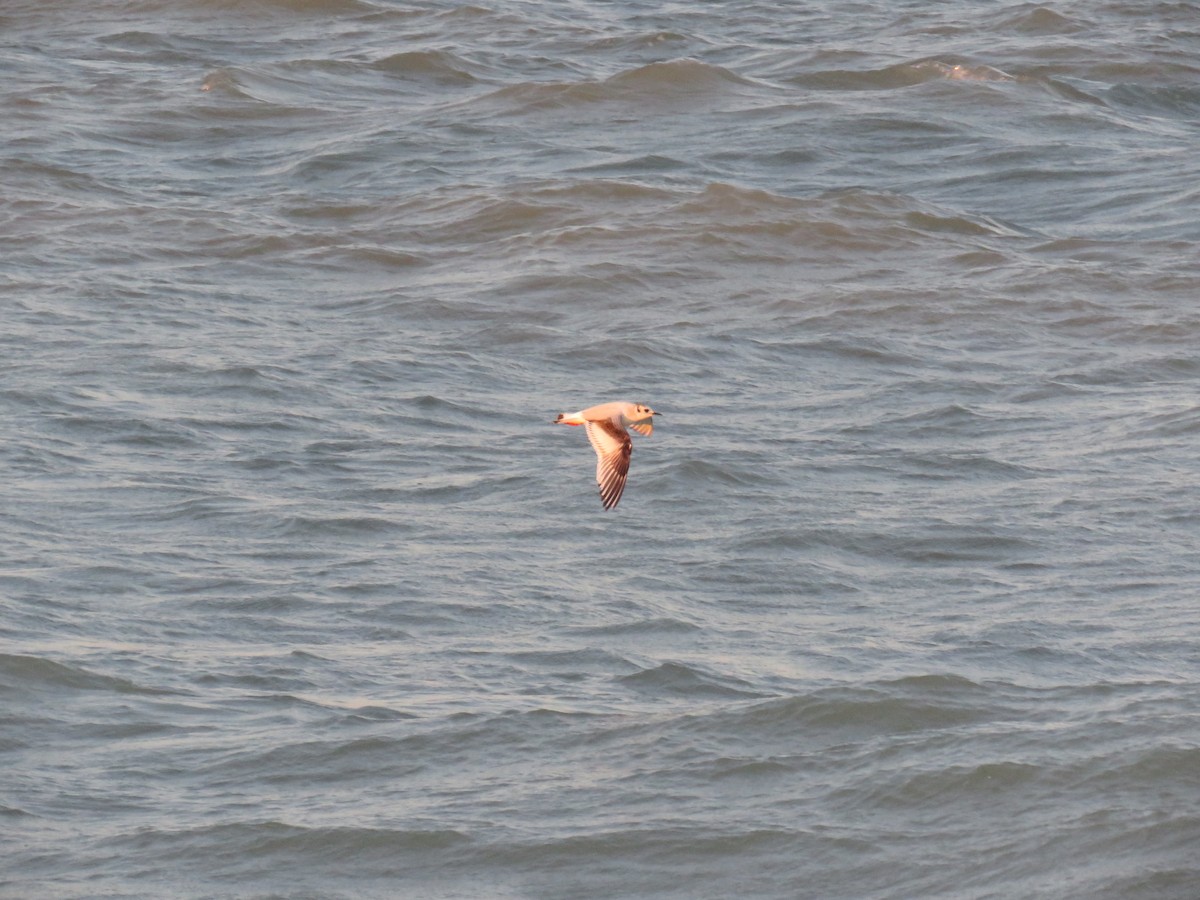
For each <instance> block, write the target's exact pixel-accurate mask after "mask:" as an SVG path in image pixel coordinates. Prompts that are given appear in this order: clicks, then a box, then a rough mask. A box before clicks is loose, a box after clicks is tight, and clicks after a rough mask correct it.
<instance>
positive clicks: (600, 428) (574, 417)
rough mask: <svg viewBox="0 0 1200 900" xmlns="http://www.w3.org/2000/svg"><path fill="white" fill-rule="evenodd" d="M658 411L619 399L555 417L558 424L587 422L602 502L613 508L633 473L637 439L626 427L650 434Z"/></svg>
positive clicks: (581, 423) (585, 425)
mask: <svg viewBox="0 0 1200 900" xmlns="http://www.w3.org/2000/svg"><path fill="white" fill-rule="evenodd" d="M659 415H662V413H656V412H655V411H654V410H652V409H651V408H650V407H648V406H644V405H642V404H641V403H630V402H628V401H626V400H617V401H614V402H612V403H601V404H600V405H599V406H589V407H588V408H587V409H581V410H580V411H579V412H574V413H559V414H558V418H557V419H555V420H554V422H555V424H557V425H583V426H584V428H585V429H586V430H587V436H588V440H589V441H591V442H592V448H593V449H594V450H595V451H596V483H597V484H598V485H600V502H601V503H602V504H604V508H605V509H606V510H609V509H612V508H613V507H615V506H616V505H617V503H619V502H620V500H621V494H622V492H623V491H624V490H625V479H626V478H627V477H628V476H629V456H630V454H632V453H633V439H632V438H630V437H629V432H628V431H626V430H625V429H626V427H629V428H632V429H633V430H634V431H636V432H637V433H638V434H641V435H644V436H646V437H649V436H650V434H651V433H652V432H653V431H654V421H653V419H654V417H655V416H659Z"/></svg>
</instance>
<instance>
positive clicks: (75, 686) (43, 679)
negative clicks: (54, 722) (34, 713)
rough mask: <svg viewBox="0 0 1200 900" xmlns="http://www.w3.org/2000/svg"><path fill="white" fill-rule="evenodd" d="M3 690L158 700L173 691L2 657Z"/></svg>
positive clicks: (80, 669)
mask: <svg viewBox="0 0 1200 900" xmlns="http://www.w3.org/2000/svg"><path fill="white" fill-rule="evenodd" d="M0 678H2V679H3V684H2V685H0V690H4V691H6V692H10V693H13V692H18V691H21V692H24V691H50V692H58V691H62V690H65V691H103V692H111V693H116V694H144V695H149V696H156V695H160V694H169V693H172V692H171V691H167V690H163V689H160V688H151V687H145V686H143V685H139V684H136V683H134V682H132V681H129V680H128V679H125V678H116V677H113V676H110V675H101V674H98V673H95V672H91V671H88V670H87V669H85V668H83V667H80V666H71V665H64V664H63V663H57V662H54V661H52V660H49V659H44V658H41V657H36V656H21V655H10V654H0Z"/></svg>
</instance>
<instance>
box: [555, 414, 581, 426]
mask: <svg viewBox="0 0 1200 900" xmlns="http://www.w3.org/2000/svg"><path fill="white" fill-rule="evenodd" d="M586 421H587V420H586V419H585V418H584V417H583V416H581V415H580V414H579V413H559V414H558V418H557V419H555V420H554V424H556V425H583V424H584V423H585V422H586Z"/></svg>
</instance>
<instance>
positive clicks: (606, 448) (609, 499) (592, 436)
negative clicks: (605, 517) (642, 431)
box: [587, 419, 633, 509]
mask: <svg viewBox="0 0 1200 900" xmlns="http://www.w3.org/2000/svg"><path fill="white" fill-rule="evenodd" d="M587 436H588V440H589V441H591V442H592V447H593V448H594V449H595V451H596V457H597V460H596V483H597V484H599V485H600V502H601V503H603V504H604V508H605V509H612V508H613V507H614V506H616V505H617V502H618V501H619V500H620V499H621V492H622V491H624V490H625V479H626V478H627V477H628V476H629V457H630V455H631V454H632V453H633V440H632V439H631V438H630V437H629V434H628V433H627V432H626V431H625V429H624V428H622V427H621V426H620V425H615V424H613V422H612V420H609V419H602V420H600V421H598V422H596V421H593V422H588V423H587Z"/></svg>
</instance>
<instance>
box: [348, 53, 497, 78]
mask: <svg viewBox="0 0 1200 900" xmlns="http://www.w3.org/2000/svg"><path fill="white" fill-rule="evenodd" d="M371 67H372V68H374V69H376V70H378V71H380V72H384V73H386V74H388V75H393V76H396V77H399V78H405V79H418V80H429V81H432V82H433V83H435V84H437V85H440V86H455V87H465V86H469V85H471V84H474V83H475V80H476V79H475V78H474V76H472V74H471V72H470V66H469V65H468V64H465V63H464V61H463V60H462V59H461V58H460V57H458V56H456V55H455V54H453V53H448V52H446V51H444V50H406V51H402V52H400V53H393V54H392V55H391V56H387V57H384V58H383V59H380V60H377V61H375V62H373V63H372V64H371Z"/></svg>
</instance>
